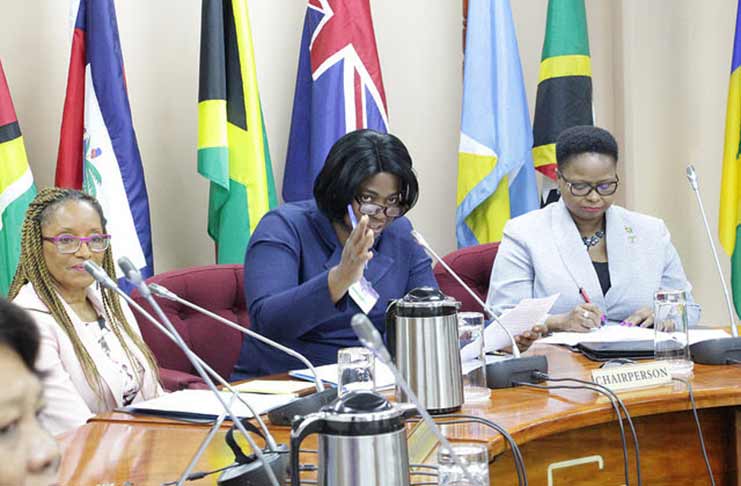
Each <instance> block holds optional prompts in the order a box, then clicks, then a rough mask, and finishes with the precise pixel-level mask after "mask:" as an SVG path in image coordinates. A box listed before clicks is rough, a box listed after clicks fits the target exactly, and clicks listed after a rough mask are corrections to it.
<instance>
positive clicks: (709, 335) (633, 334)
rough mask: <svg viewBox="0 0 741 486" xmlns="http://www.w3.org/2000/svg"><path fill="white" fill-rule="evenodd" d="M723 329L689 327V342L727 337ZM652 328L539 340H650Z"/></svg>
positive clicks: (609, 328)
mask: <svg viewBox="0 0 741 486" xmlns="http://www.w3.org/2000/svg"><path fill="white" fill-rule="evenodd" d="M728 336H729V335H728V333H727V332H726V331H724V330H723V329H690V332H689V339H690V344H694V343H697V342H700V341H707V340H708V339H716V338H724V337H728ZM653 339H654V330H653V329H651V328H645V327H625V326H602V327H599V328H595V329H593V330H591V331H589V332H554V333H553V334H552V335H550V336H548V337H546V338H543V339H541V340H540V341H539V342H541V343H547V344H565V345H567V346H576V345H577V344H579V343H597V342H599V343H602V342H618V341H652V340H653Z"/></svg>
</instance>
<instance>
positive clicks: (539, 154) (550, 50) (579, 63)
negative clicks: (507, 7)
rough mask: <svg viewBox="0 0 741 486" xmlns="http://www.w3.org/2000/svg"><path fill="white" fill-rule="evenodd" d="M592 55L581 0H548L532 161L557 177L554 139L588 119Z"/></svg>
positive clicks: (589, 118) (548, 174) (590, 107)
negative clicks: (590, 55) (590, 54)
mask: <svg viewBox="0 0 741 486" xmlns="http://www.w3.org/2000/svg"><path fill="white" fill-rule="evenodd" d="M593 123H594V122H593V119H592V61H591V59H590V57H589V37H588V35H587V15H586V10H585V7H584V0H549V1H548V20H547V21H546V27H545V41H544V43H543V54H542V56H541V60H540V76H539V78H538V94H537V98H536V100H535V117H534V119H533V163H534V164H535V168H536V169H537V170H539V171H540V172H541V173H543V174H544V175H546V176H548V177H550V178H551V179H553V180H555V179H556V139H557V138H558V135H559V134H560V133H561V132H562V131H563V130H565V129H567V128H570V127H573V126H575V125H592V124H593Z"/></svg>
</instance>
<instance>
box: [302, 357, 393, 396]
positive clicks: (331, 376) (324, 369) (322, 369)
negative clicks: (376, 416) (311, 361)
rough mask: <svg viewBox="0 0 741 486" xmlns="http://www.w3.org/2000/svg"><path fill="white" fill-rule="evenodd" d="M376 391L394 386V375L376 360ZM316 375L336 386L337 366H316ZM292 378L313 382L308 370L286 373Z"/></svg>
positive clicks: (312, 376)
mask: <svg viewBox="0 0 741 486" xmlns="http://www.w3.org/2000/svg"><path fill="white" fill-rule="evenodd" d="M375 366H376V390H386V389H390V388H392V387H393V386H394V383H395V380H394V374H393V373H392V372H391V370H390V369H389V368H388V366H386V365H385V364H383V363H381V362H380V361H379V360H376V365H375ZM315 369H316V373H317V375H318V376H319V379H320V380H322V381H323V382H324V383H327V384H330V385H332V386H337V365H336V364H329V365H324V366H316V367H315ZM288 374H289V375H291V376H292V377H294V378H299V379H301V380H308V381H314V375H312V374H311V370H309V369H308V368H306V369H303V370H293V371H289V372H288Z"/></svg>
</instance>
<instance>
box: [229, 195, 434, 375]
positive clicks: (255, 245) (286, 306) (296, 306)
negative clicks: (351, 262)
mask: <svg viewBox="0 0 741 486" xmlns="http://www.w3.org/2000/svg"><path fill="white" fill-rule="evenodd" d="M411 230H412V225H411V223H410V222H409V220H408V219H407V218H404V217H401V218H398V219H397V220H396V221H394V222H393V223H391V224H390V225H389V226H387V227H386V229H385V230H384V231H383V232H382V233H381V235H380V236H379V237H378V238H377V239H376V241H375V243H374V245H373V248H372V250H371V251H372V252H373V258H372V259H371V260H370V262H368V268H367V269H366V270H365V278H366V279H368V280H369V281H370V282H371V284H372V285H373V288H375V289H376V291H377V292H378V293H379V294H380V297H379V299H378V302H377V303H376V305H375V306H374V307H373V309H371V311H370V312H369V314H368V317H370V319H371V321H373V324H374V325H375V326H376V328H377V329H378V330H379V331H381V333H383V332H384V330H385V322H384V313H385V310H386V306H387V305H388V302H389V300H391V299H397V298H399V297H402V296H403V295H404V294H406V292H408V291H409V290H411V289H413V288H415V287H421V286H425V285H426V286H433V287H437V283H436V281H435V277H434V276H433V274H432V262H431V260H430V258H429V257H428V256H427V254H426V253H425V252H424V250H423V249H422V247H420V246H419V245H418V244H417V243H416V242H415V241H414V239H413V238H412V236H411V234H410V231H411ZM341 255H342V245H341V244H340V242H339V240H338V239H337V235H336V233H335V230H334V228H333V227H332V223H331V222H330V220H329V219H328V218H327V217H326V216H325V215H324V214H322V213H321V211H319V209H318V208H317V206H316V203H315V202H314V201H313V200H311V201H302V202H299V203H289V204H284V205H282V206H280V207H278V208H276V209H274V210H273V211H270V212H269V213H267V214H266V215H265V216H264V217H263V218H262V220H261V221H260V223H259V224H258V225H257V228H256V229H255V232H254V234H253V235H252V237H251V239H250V244H249V246H248V248H247V253H246V255H245V260H244V291H245V296H246V300H247V305H248V309H249V314H250V320H251V321H252V329H253V330H255V331H257V332H259V333H260V334H262V335H264V336H267V337H269V338H271V339H274V340H276V341H278V342H280V343H281V344H284V345H286V346H289V347H291V348H293V349H295V350H296V351H298V352H300V353H302V354H304V355H305V356H306V357H307V358H309V360H310V361H311V362H312V364H314V365H317V366H319V365H324V364H330V363H336V362H337V350H338V349H340V348H344V347H348V346H360V342H359V341H358V339H357V337H356V336H355V333H354V332H353V331H352V328H351V327H350V319H351V318H352V316H354V315H355V314H356V313H358V312H361V310H360V308H359V307H358V305H357V304H356V303H355V301H353V300H352V299H351V298H350V297H349V296H348V295H347V294H345V296H343V297H342V298H341V299H340V301H339V302H338V303H337V304H336V305H335V304H334V303H332V299H331V298H330V295H329V287H328V284H327V276H328V274H329V270H330V269H331V268H332V267H334V266H335V265H337V264H338V263H339V262H340V257H341ZM297 368H305V366H304V365H303V364H301V362H299V361H298V360H296V359H294V358H292V357H290V356H288V355H286V354H284V353H281V352H279V351H277V350H275V349H273V348H270V347H268V346H266V345H264V344H262V343H261V342H259V341H257V340H254V339H252V338H250V337H248V336H245V339H244V342H243V344H242V351H241V353H240V356H239V361H238V362H237V366H236V367H235V372H234V374H233V375H232V379H242V378H246V377H253V376H262V375H267V374H273V373H280V372H285V371H288V370H291V369H297Z"/></svg>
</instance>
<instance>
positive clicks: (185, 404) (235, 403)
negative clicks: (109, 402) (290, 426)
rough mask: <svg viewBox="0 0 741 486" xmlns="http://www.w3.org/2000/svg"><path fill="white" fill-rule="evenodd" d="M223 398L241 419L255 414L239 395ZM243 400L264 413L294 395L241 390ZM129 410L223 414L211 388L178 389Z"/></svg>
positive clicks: (223, 395) (128, 408)
mask: <svg viewBox="0 0 741 486" xmlns="http://www.w3.org/2000/svg"><path fill="white" fill-rule="evenodd" d="M220 394H221V397H222V398H223V399H224V401H225V402H226V404H227V405H230V404H231V407H232V410H233V411H234V413H235V414H236V415H237V417H239V418H248V417H252V413H251V412H250V411H249V409H248V408H247V407H246V406H245V405H244V404H243V403H242V402H240V401H239V400H237V399H236V398H234V399H233V396H232V393H231V392H220ZM239 395H240V396H241V397H242V399H243V400H244V401H246V402H247V403H249V404H250V406H251V407H252V408H253V409H254V410H255V412H256V413H258V414H260V415H262V414H265V413H268V412H269V411H271V410H272V409H274V408H277V407H279V406H281V405H285V404H286V403H288V402H291V401H293V400H294V399H295V398H294V397H292V396H286V395H262V394H256V393H240V394H239ZM127 410H131V411H133V412H134V413H136V412H137V411H149V412H161V413H162V414H163V415H167V414H172V413H175V414H198V415H209V416H212V417H213V418H216V417H217V416H219V415H221V414H222V413H224V408H223V407H222V406H221V404H220V403H219V401H218V400H217V399H216V396H215V395H214V394H213V392H211V391H210V390H179V391H176V392H172V393H166V394H164V395H162V396H160V397H157V398H153V399H151V400H147V401H144V402H138V403H136V404H134V405H132V406H130V407H127Z"/></svg>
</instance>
